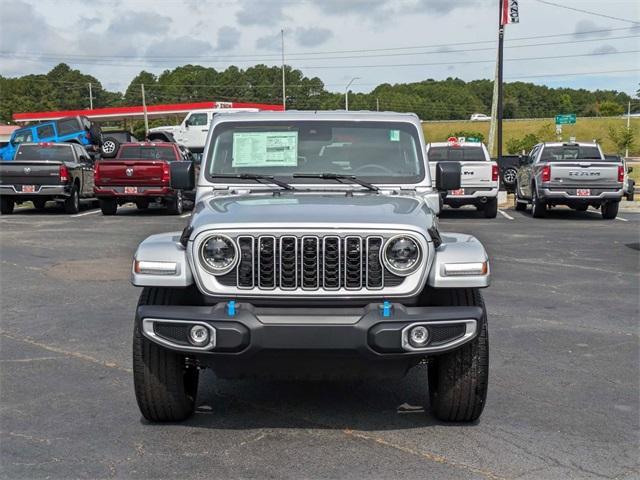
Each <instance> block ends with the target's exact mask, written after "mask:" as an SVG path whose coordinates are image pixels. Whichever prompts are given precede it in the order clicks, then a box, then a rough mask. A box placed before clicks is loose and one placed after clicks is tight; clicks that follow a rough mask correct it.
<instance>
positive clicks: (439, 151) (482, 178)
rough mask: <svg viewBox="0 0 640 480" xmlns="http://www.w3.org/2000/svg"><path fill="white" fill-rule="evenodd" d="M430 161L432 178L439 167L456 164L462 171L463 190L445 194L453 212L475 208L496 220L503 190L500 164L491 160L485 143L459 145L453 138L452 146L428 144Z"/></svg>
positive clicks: (461, 188)
mask: <svg viewBox="0 0 640 480" xmlns="http://www.w3.org/2000/svg"><path fill="white" fill-rule="evenodd" d="M427 158H428V160H429V167H430V168H431V175H432V176H435V171H436V167H437V166H438V165H439V164H440V163H446V162H454V163H457V164H459V165H460V167H461V168H462V183H461V187H460V188H458V189H455V190H451V191H449V192H443V193H442V202H443V204H444V205H449V206H451V207H453V208H459V207H461V206H463V205H473V206H475V207H476V208H477V209H478V210H480V211H481V212H483V213H484V216H485V217H486V218H495V217H496V215H497V214H498V190H499V186H500V178H499V174H498V164H497V163H496V162H494V161H493V160H491V158H490V157H489V152H488V151H487V147H485V146H484V144H483V143H480V142H459V140H458V139H456V138H453V137H452V138H451V139H450V140H449V142H440V143H429V144H428V145H427Z"/></svg>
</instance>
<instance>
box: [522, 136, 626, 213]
mask: <svg viewBox="0 0 640 480" xmlns="http://www.w3.org/2000/svg"><path fill="white" fill-rule="evenodd" d="M624 175H625V169H624V166H623V164H622V162H621V161H610V160H607V159H605V157H604V155H603V154H602V150H601V148H600V146H599V145H598V144H597V143H592V142H579V143H561V142H554V143H539V144H538V145H536V146H535V147H533V149H532V150H531V152H530V153H529V155H528V156H527V157H524V158H523V159H522V163H521V165H520V167H519V168H518V173H517V184H516V189H515V208H516V210H525V209H526V208H527V205H528V204H531V213H532V215H533V216H534V217H535V218H540V217H544V216H545V215H546V212H547V209H549V208H551V207H554V206H556V205H566V206H569V207H571V208H573V209H574V210H579V211H586V210H587V209H588V208H589V207H590V206H591V207H593V208H599V209H600V211H601V212H602V217H603V218H605V219H613V218H616V216H617V215H618V208H619V206H620V199H621V198H622V190H623V182H624Z"/></svg>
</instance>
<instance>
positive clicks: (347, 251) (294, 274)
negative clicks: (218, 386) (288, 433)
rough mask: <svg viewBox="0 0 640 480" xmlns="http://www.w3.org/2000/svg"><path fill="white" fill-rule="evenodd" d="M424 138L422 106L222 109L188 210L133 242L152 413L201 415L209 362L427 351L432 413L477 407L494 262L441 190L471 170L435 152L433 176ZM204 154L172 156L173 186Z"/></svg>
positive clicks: (264, 365) (371, 368)
mask: <svg viewBox="0 0 640 480" xmlns="http://www.w3.org/2000/svg"><path fill="white" fill-rule="evenodd" d="M346 138H348V139H349V141H345V139H346ZM338 143H341V144H342V146H340V147H335V148H324V147H326V146H328V145H336V144H338ZM423 145H424V138H423V133H422V126H421V124H420V120H419V118H418V117H417V116H415V115H411V114H396V113H377V112H344V111H339V112H302V111H297V112H296V111H291V112H278V113H266V112H261V113H236V114H233V115H218V116H216V118H215V119H214V121H213V125H212V132H211V135H210V137H209V139H208V141H207V146H206V148H205V156H204V159H203V168H202V170H201V172H200V176H199V180H198V189H197V198H196V200H197V203H196V205H197V206H198V207H197V208H196V209H195V210H194V213H193V216H192V217H191V220H190V222H189V225H188V226H187V227H186V228H185V230H184V231H183V232H182V233H181V232H170V233H165V234H157V235H153V236H151V237H149V238H147V239H146V240H145V241H143V242H142V243H141V244H140V246H139V247H138V249H137V251H136V253H135V257H134V263H133V270H132V283H133V284H134V285H136V286H140V287H144V289H143V290H142V293H141V295H140V301H139V303H138V307H137V311H136V318H135V327H134V334H133V376H134V385H135V393H136V397H137V402H138V406H139V407H140V410H141V412H142V414H143V416H144V417H145V418H147V419H148V420H150V421H179V420H184V419H186V418H187V417H189V416H190V415H191V414H192V412H193V411H194V408H195V405H196V395H197V389H198V377H199V375H200V372H201V370H202V369H205V368H210V369H213V370H214V371H215V373H216V378H231V379H233V378H239V377H244V376H258V377H266V376H268V377H276V378H279V377H284V378H303V379H308V378H326V377H338V378H344V377H357V378H362V377H363V376H374V377H382V378H384V377H388V376H400V377H402V376H403V375H405V374H406V372H407V371H408V370H409V369H411V368H412V367H415V366H417V365H421V364H422V365H425V364H426V367H427V368H425V369H421V370H420V372H419V373H418V376H417V377H416V378H417V379H419V381H420V385H419V387H421V388H424V387H426V383H427V382H428V384H429V396H430V406H431V410H432V412H433V414H434V415H435V416H436V417H437V418H439V419H442V420H447V421H456V422H467V421H474V420H476V419H477V418H478V417H479V416H480V414H481V412H482V409H483V407H484V404H485V399H486V393H487V380H488V377H487V373H488V360H489V359H488V337H487V314H486V309H485V306H484V303H483V300H482V295H481V293H480V290H479V289H480V288H483V287H486V286H488V285H489V263H488V258H487V254H486V252H485V249H484V248H483V246H482V244H481V243H480V242H479V241H478V240H476V239H475V238H474V237H472V236H470V235H466V234H456V233H444V232H440V231H439V230H438V222H437V218H436V213H437V211H438V198H439V195H438V190H455V189H457V188H459V187H460V166H459V164H458V163H455V162H440V163H439V164H438V166H437V168H436V174H435V177H434V178H435V179H432V177H431V175H430V169H429V166H428V164H427V161H426V156H425V155H424V148H423ZM192 170H193V169H192V165H191V164H190V163H189V162H185V163H182V162H174V163H173V164H172V165H171V184H172V187H173V188H174V189H177V190H183V189H189V188H191V187H192V186H193V183H194V181H193V177H192ZM427 372H428V374H427Z"/></svg>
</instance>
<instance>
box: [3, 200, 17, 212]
mask: <svg viewBox="0 0 640 480" xmlns="http://www.w3.org/2000/svg"><path fill="white" fill-rule="evenodd" d="M15 204H16V202H14V201H13V199H12V198H7V197H0V213H2V215H11V214H12V213H13V207H14V206H15Z"/></svg>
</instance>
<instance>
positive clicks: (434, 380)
mask: <svg viewBox="0 0 640 480" xmlns="http://www.w3.org/2000/svg"><path fill="white" fill-rule="evenodd" d="M441 294H442V295H443V298H442V301H441V302H438V303H439V304H440V305H457V306H461V305H476V306H479V307H481V308H482V309H483V311H485V306H484V300H483V299H482V295H481V294H480V292H479V291H478V289H471V288H456V289H449V290H444V291H442V292H441ZM439 295H440V293H439ZM488 379H489V333H488V330H487V319H486V311H485V313H484V315H483V319H482V321H481V325H480V332H479V334H478V336H477V337H476V338H475V339H474V340H472V341H471V342H469V343H467V344H465V345H463V346H462V347H460V348H458V349H457V350H454V351H453V352H450V353H446V354H443V355H439V356H436V357H432V358H431V359H430V364H429V398H430V402H431V411H432V413H433V415H434V416H435V417H436V418H438V419H440V420H443V421H449V422H472V421H475V420H477V419H478V418H479V417H480V415H481V414H482V410H483V409H484V406H485V403H486V398H487V387H488Z"/></svg>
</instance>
